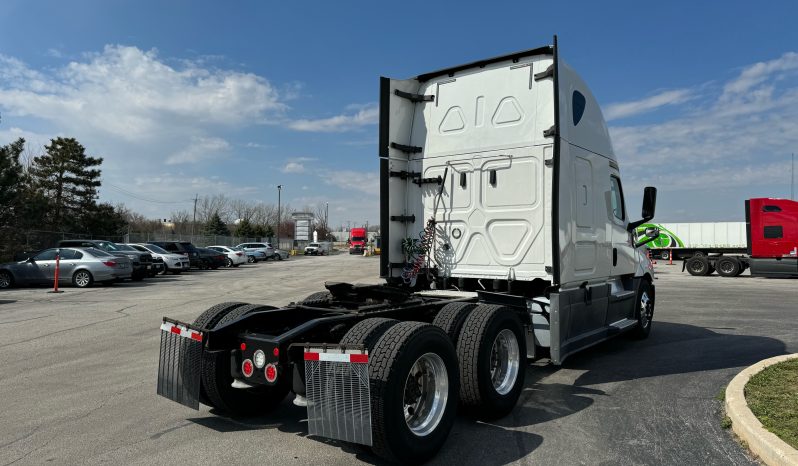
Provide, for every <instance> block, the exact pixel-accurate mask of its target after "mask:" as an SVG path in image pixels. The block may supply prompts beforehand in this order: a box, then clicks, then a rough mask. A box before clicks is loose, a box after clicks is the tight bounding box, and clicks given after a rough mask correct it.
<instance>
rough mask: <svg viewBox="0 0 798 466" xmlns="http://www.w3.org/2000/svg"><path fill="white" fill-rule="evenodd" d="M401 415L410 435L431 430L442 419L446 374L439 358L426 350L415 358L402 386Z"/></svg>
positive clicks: (446, 393)
mask: <svg viewBox="0 0 798 466" xmlns="http://www.w3.org/2000/svg"><path fill="white" fill-rule="evenodd" d="M403 396H404V414H405V422H406V423H407V427H408V428H409V429H410V431H411V432H413V434H415V435H417V436H419V437H424V436H426V435H429V434H430V433H432V432H433V431H434V430H435V428H436V427H438V424H439V423H440V422H441V419H442V418H443V413H444V412H445V411H446V403H447V401H448V398H449V374H448V373H447V371H446V365H445V364H444V363H443V359H441V357H440V356H438V355H437V354H435V353H426V354H424V355H422V356H421V357H419V358H418V359H416V362H414V363H413V366H412V367H411V368H410V373H409V374H407V379H406V380H405V387H404V393H403Z"/></svg>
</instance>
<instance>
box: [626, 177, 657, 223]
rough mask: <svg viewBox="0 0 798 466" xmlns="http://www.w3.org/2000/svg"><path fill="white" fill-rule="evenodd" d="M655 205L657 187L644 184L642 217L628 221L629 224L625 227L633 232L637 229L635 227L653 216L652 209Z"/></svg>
mask: <svg viewBox="0 0 798 466" xmlns="http://www.w3.org/2000/svg"><path fill="white" fill-rule="evenodd" d="M656 206H657V188H655V187H653V186H646V189H644V190H643V212H642V217H643V218H642V219H641V220H637V221H635V222H629V225H627V226H626V229H627V230H628V231H631V232H633V231H635V230H636V229H637V227H639V226H640V225H642V224H644V223H646V222H648V221H649V220H651V219H652V218H654V210H655V208H656Z"/></svg>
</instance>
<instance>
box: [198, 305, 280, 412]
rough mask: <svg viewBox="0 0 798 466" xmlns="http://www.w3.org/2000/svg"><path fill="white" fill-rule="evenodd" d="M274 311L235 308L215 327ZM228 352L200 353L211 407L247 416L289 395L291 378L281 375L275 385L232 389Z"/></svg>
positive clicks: (203, 383)
mask: <svg viewBox="0 0 798 466" xmlns="http://www.w3.org/2000/svg"><path fill="white" fill-rule="evenodd" d="M263 309H274V308H273V307H272V306H261V305H258V304H248V305H244V306H240V307H236V308H234V309H232V310H230V311H229V312H227V314H226V315H225V316H224V317H222V318H221V319H220V320H219V322H218V323H217V324H216V326H217V327H218V326H221V325H225V324H227V323H228V322H232V321H234V320H236V319H238V318H240V317H242V316H244V315H246V314H249V313H251V312H255V311H259V310H263ZM230 359H231V356H230V351H214V352H205V353H203V358H202V371H201V373H202V387H203V388H204V391H205V396H206V397H207V400H208V401H209V402H210V406H213V407H214V408H216V409H218V410H219V411H221V412H223V413H224V414H227V415H230V416H232V417H249V416H258V415H262V414H265V413H267V412H269V411H271V410H273V409H274V408H275V407H277V405H279V404H280V402H281V401H283V399H284V398H285V396H286V395H287V394H288V392H289V390H290V388H291V386H290V381H291V378H290V377H287V376H285V375H284V376H283V377H281V378H280V381H279V382H278V384H277V385H272V386H270V385H258V386H256V387H253V388H244V389H242V388H233V387H232V386H231V385H232V383H233V376H232V375H231V373H230V369H231V368H230Z"/></svg>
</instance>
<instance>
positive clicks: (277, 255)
mask: <svg viewBox="0 0 798 466" xmlns="http://www.w3.org/2000/svg"><path fill="white" fill-rule="evenodd" d="M289 256H290V255H289V254H288V251H283V250H282V249H276V248H275V250H274V256H272V258H274V259H277V260H278V261H282V260H286V259H288V257H289Z"/></svg>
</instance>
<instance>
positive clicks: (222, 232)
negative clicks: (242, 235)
mask: <svg viewBox="0 0 798 466" xmlns="http://www.w3.org/2000/svg"><path fill="white" fill-rule="evenodd" d="M205 234H206V235H219V236H230V230H228V229H227V225H225V224H224V222H223V221H222V218H221V217H219V213H218V212H214V214H213V215H211V218H209V219H208V223H207V224H205Z"/></svg>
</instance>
